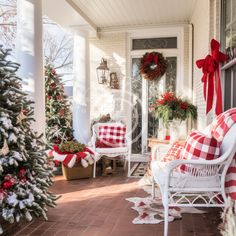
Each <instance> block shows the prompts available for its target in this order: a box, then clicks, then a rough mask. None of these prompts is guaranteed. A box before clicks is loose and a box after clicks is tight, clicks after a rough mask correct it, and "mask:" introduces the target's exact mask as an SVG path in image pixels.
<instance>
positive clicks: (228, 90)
mask: <svg viewBox="0 0 236 236" xmlns="http://www.w3.org/2000/svg"><path fill="white" fill-rule="evenodd" d="M224 94H225V97H224V110H228V109H230V108H231V70H230V69H228V70H226V71H225V91H224Z"/></svg>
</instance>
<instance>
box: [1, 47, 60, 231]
mask: <svg viewBox="0 0 236 236" xmlns="http://www.w3.org/2000/svg"><path fill="white" fill-rule="evenodd" d="M9 54H10V50H5V49H3V48H2V47H0V218H1V221H7V222H10V223H14V222H19V221H20V220H21V219H23V218H26V219H27V220H29V221H30V220H31V219H32V217H33V216H37V217H39V216H43V217H44V218H45V219H47V215H46V212H47V207H48V206H50V207H55V200H56V196H54V195H53V194H52V193H50V192H49V191H48V187H49V186H51V185H52V183H53V182H52V179H51V168H50V166H49V165H48V163H47V159H46V157H45V155H44V148H45V145H44V143H43V142H42V140H41V137H39V136H38V135H37V133H35V132H34V131H33V130H32V129H31V122H33V121H34V119H33V118H32V115H33V109H32V102H31V101H30V100H28V98H27V95H26V94H25V93H23V91H22V88H21V79H20V78H18V77H17V76H16V71H17V70H18V68H19V65H18V64H16V63H14V62H11V61H9V60H8V58H7V57H8V55H9ZM2 231H3V229H2V227H1V225H0V234H1V233H2Z"/></svg>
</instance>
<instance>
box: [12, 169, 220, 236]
mask: <svg viewBox="0 0 236 236" xmlns="http://www.w3.org/2000/svg"><path fill="white" fill-rule="evenodd" d="M123 175H124V174H122V173H120V174H119V175H116V176H112V177H98V178H96V179H87V180H74V181H71V182H67V181H66V180H64V179H63V178H62V177H56V178H55V184H54V185H53V187H52V189H51V190H52V191H53V192H54V193H55V194H60V195H61V198H60V199H59V200H58V201H57V204H58V206H57V207H56V208H55V209H50V210H49V213H48V217H49V221H47V222H45V221H44V220H43V219H42V220H40V219H39V220H38V219H36V220H34V221H33V222H32V223H30V224H29V223H27V224H21V225H20V226H18V228H17V230H16V231H17V233H15V234H14V235H15V236H23V235H24V236H28V235H32V236H33V235H34V236H36V235H37V236H38V235H42V236H46V235H47V236H53V235H56V236H59V235H60V236H67V235H68V236H73V235H74V236H78V235H79V236H120V235H124V236H133V235H135V236H145V235H150V236H162V235H163V234H164V225H163V223H160V224H154V225H152V224H143V225H135V224H132V220H133V219H134V218H135V217H137V212H135V211H134V210H132V209H131V206H132V204H131V203H130V202H128V201H126V200H125V199H126V198H128V197H134V196H137V197H146V196H147V193H146V192H144V191H143V190H142V189H140V188H139V186H138V183H137V179H134V178H127V177H124V176H123ZM204 210H206V208H205V209H204ZM206 211H207V212H209V213H204V214H183V218H182V219H181V220H175V221H174V222H172V223H170V224H169V235H170V236H177V235H178V236H196V235H199V236H211V235H212V236H213V235H214V236H218V235H221V234H220V232H219V230H218V226H219V223H220V216H219V214H220V212H219V210H217V209H211V210H208V209H207V210H206Z"/></svg>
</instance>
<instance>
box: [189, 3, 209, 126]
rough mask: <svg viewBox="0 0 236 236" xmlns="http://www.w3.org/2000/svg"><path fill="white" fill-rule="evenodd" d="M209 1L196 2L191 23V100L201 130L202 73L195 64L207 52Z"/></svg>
mask: <svg viewBox="0 0 236 236" xmlns="http://www.w3.org/2000/svg"><path fill="white" fill-rule="evenodd" d="M209 11H210V5H209V1H206V0H198V1H196V5H195V8H194V12H193V15H192V18H191V23H192V24H193V27H194V36H193V42H194V47H193V63H194V65H193V99H194V103H195V104H196V105H197V107H198V122H197V128H198V129H203V128H204V127H205V126H206V124H207V119H206V116H205V110H206V106H205V101H204V97H203V85H202V82H201V77H202V72H201V70H199V69H198V68H197V66H196V64H195V62H196V60H198V59H201V58H204V57H205V56H206V55H207V54H208V52H209V27H210V25H209Z"/></svg>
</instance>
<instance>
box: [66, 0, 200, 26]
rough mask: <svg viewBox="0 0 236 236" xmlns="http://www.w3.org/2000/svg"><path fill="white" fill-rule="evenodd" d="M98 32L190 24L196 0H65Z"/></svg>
mask: <svg viewBox="0 0 236 236" xmlns="http://www.w3.org/2000/svg"><path fill="white" fill-rule="evenodd" d="M66 1H67V2H68V3H70V4H74V5H76V7H77V9H79V11H80V13H81V12H82V14H84V16H86V17H87V19H89V21H90V23H91V22H92V24H93V25H95V26H97V28H109V27H124V26H126V27H127V26H145V25H157V24H178V23H188V22H189V21H190V18H191V15H192V12H193V9H194V5H195V2H196V0H66Z"/></svg>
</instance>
